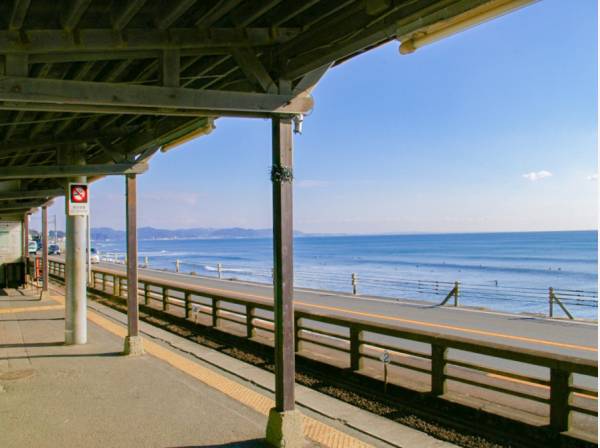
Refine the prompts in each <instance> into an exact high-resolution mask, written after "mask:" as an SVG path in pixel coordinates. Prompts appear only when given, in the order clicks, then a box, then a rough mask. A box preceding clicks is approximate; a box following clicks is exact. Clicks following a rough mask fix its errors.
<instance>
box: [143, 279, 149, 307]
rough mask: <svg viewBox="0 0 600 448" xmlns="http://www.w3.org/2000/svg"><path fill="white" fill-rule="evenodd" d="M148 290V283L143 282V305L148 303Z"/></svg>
mask: <svg viewBox="0 0 600 448" xmlns="http://www.w3.org/2000/svg"><path fill="white" fill-rule="evenodd" d="M149 290H150V286H148V283H144V305H148V303H149V301H150V300H149V298H148V296H149V294H148V293H149Z"/></svg>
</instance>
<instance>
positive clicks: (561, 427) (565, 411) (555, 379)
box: [550, 369, 573, 432]
mask: <svg viewBox="0 0 600 448" xmlns="http://www.w3.org/2000/svg"><path fill="white" fill-rule="evenodd" d="M572 382H573V375H572V374H571V373H570V372H566V371H564V370H560V369H550V427H551V428H552V429H553V430H554V431H556V432H563V431H568V430H569V427H570V424H571V409H570V404H571V403H570V401H571V391H570V388H571V384H572Z"/></svg>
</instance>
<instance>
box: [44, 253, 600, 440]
mask: <svg viewBox="0 0 600 448" xmlns="http://www.w3.org/2000/svg"><path fill="white" fill-rule="evenodd" d="M49 272H50V274H51V275H53V276H56V277H59V278H64V275H65V266H64V263H63V262H60V261H54V260H51V261H50V267H49ZM90 288H92V289H93V290H96V291H99V292H102V293H104V294H107V295H110V296H114V297H117V298H120V299H126V297H127V288H128V284H127V277H126V274H125V273H124V272H121V271H118V270H113V269H106V268H100V267H98V266H95V267H93V268H92V279H91V281H90ZM138 293H139V296H140V300H141V303H143V304H144V305H146V306H149V307H152V308H155V309H160V310H162V311H164V312H167V313H170V314H172V315H174V316H177V317H181V318H185V319H189V320H191V321H194V322H196V323H199V324H202V325H207V326H212V327H215V328H219V329H221V330H223V331H227V332H230V333H234V334H236V335H238V336H241V337H246V338H251V339H253V340H255V341H257V342H261V343H265V344H272V333H273V326H274V322H273V305H272V303H271V301H270V300H267V299H261V298H260V297H256V296H252V295H248V294H244V293H238V292H235V293H234V292H231V293H230V292H225V291H222V290H217V289H212V288H208V287H201V286H195V285H184V284H182V283H179V282H176V281H168V280H163V279H157V278H152V277H151V276H148V275H144V274H142V275H140V277H139V284H138ZM295 332H296V339H295V341H296V347H295V348H296V352H297V353H298V354H300V355H303V356H308V357H310V358H313V359H317V360H319V361H321V362H324V363H328V364H333V365H335V366H337V367H342V368H348V369H350V370H352V371H354V372H357V373H360V374H364V375H368V376H372V377H375V378H381V372H382V369H381V366H382V364H381V362H382V360H383V359H385V362H386V365H385V372H386V381H387V380H388V378H387V376H388V367H390V369H392V370H390V371H389V378H392V376H395V378H394V380H395V381H396V382H397V383H398V384H400V385H402V386H403V387H407V386H405V384H403V383H402V382H403V381H404V382H405V383H406V384H408V387H409V388H414V389H417V390H419V391H421V392H427V393H430V394H432V395H434V396H437V397H440V398H441V399H447V398H448V397H447V396H446V395H447V392H448V385H449V384H451V385H452V386H453V388H454V387H455V386H456V387H458V388H462V389H460V390H462V392H463V396H467V395H468V396H470V397H471V398H472V399H473V398H474V399H475V401H473V402H468V403H463V404H467V405H472V406H480V405H481V403H482V402H487V403H489V402H490V401H492V402H493V403H495V404H498V405H501V406H515V405H518V404H523V403H524V402H526V403H527V408H528V409H529V411H528V412H533V413H534V414H536V415H537V416H538V417H540V418H542V417H543V418H546V419H548V424H549V427H550V428H551V430H552V431H554V432H556V433H560V432H564V431H568V430H570V429H571V428H572V424H573V417H574V416H578V418H579V419H580V420H581V421H582V422H583V423H582V424H583V425H584V426H585V427H588V426H589V427H591V428H595V427H596V425H597V416H598V410H597V397H598V393H597V390H596V389H594V388H593V387H588V386H585V387H584V386H583V385H582V384H575V383H574V377H575V376H582V377H581V378H586V377H587V378H588V379H589V380H592V378H597V376H598V363H597V360H592V359H586V358H579V357H574V356H567V355H561V354H555V353H550V352H546V351H541V350H532V349H526V348H519V347H514V346H508V345H503V344H498V343H495V342H491V341H487V340H475V339H469V338H465V337H461V336H454V335H448V334H439V333H434V332H429V331H424V330H419V329H413V328H404V327H398V326H395V325H389V324H383V323H379V322H374V321H369V320H361V319H356V318H353V317H346V316H340V315H335V314H333V313H328V312H324V311H314V310H309V309H308V308H307V307H302V306H297V307H296V309H295ZM309 355H310V356H309ZM382 355H383V356H382ZM387 363H389V366H388V365H387ZM394 369H395V370H394ZM524 371H528V372H532V373H529V374H525V373H523V372H524ZM591 382H592V381H589V383H591ZM593 384H597V380H595V381H593ZM465 388H466V389H465ZM465 391H466V392H467V393H464V392H465ZM474 391H479V393H475V392H474ZM490 394H493V397H491V396H490ZM515 400H516V401H515ZM453 401H455V400H453ZM532 406H533V407H532ZM590 418H591V419H593V420H594V422H592V423H590V422H589V421H587V420H586V419H590ZM594 431H595V429H594Z"/></svg>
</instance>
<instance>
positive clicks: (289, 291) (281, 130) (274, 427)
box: [266, 116, 304, 448]
mask: <svg viewBox="0 0 600 448" xmlns="http://www.w3.org/2000/svg"><path fill="white" fill-rule="evenodd" d="M271 121H272V138H273V166H272V168H271V181H272V183H273V266H274V274H275V275H274V277H275V281H274V288H273V289H274V323H275V407H274V408H273V409H271V411H270V412H269V419H268V423H267V435H266V439H267V442H268V443H269V444H271V445H273V446H276V447H286V448H295V447H301V446H303V445H304V434H303V429H302V415H301V414H300V413H299V412H298V411H297V410H295V402H294V377H295V354H294V303H293V299H294V297H293V293H294V289H293V288H294V270H293V212H292V209H293V208H292V179H293V176H292V161H293V158H292V155H293V154H292V149H293V148H292V119H291V118H290V117H279V116H277V117H273V118H272V120H271Z"/></svg>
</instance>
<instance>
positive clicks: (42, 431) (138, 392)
mask: <svg viewBox="0 0 600 448" xmlns="http://www.w3.org/2000/svg"><path fill="white" fill-rule="evenodd" d="M1 293H2V291H1V290H0V294H1ZM3 294H4V295H0V446H2V447H7V448H8V447H23V446H38V447H44V446H48V447H50V446H62V447H81V446H86V447H107V446H111V447H125V446H127V447H138V446H139V447H142V446H143V447H192V446H193V447H255V446H256V447H261V446H266V444H265V443H264V440H263V438H264V432H265V428H266V423H267V414H268V411H269V409H270V408H271V407H273V403H274V402H273V393H272V389H273V386H272V385H273V381H274V379H273V375H272V374H270V373H268V372H265V371H263V370H261V369H258V368H256V367H253V366H250V365H247V364H244V363H242V362H241V361H238V360H235V359H233V358H230V357H228V356H226V355H224V354H222V353H219V352H217V351H214V350H211V349H209V348H207V347H203V346H200V345H198V344H195V343H193V342H191V341H188V340H185V339H183V338H180V337H178V336H176V335H173V334H171V333H168V332H166V331H164V330H162V329H159V328H156V327H153V326H151V325H148V324H146V323H141V329H142V335H143V337H144V348H145V352H146V353H145V354H144V355H143V356H138V357H131V356H123V355H122V354H121V352H122V349H123V338H124V336H125V334H126V326H125V316H124V315H123V314H121V313H119V312H117V311H115V310H112V309H110V308H107V307H104V306H103V305H101V304H98V303H94V302H92V303H90V304H89V308H88V343H87V344H85V345H79V346H65V345H64V344H63V339H64V297H63V296H62V294H61V292H60V291H59V290H53V291H52V294H51V295H50V298H48V299H43V300H41V299H39V295H38V292H37V291H36V290H35V289H33V288H32V289H25V290H19V291H16V290H5V291H4V292H3ZM297 401H298V403H299V409H300V410H301V412H302V413H303V415H304V416H305V417H304V431H305V435H306V446H307V447H321V446H323V447H360V448H362V447H370V446H373V447H390V446H396V447H399V446H404V447H410V446H419V447H424V448H429V447H432V448H443V447H452V446H454V445H451V444H449V443H446V442H442V441H439V440H437V439H434V438H432V437H430V436H427V435H425V434H423V433H420V432H419V431H416V430H414V429H411V428H408V427H404V426H402V425H399V424H397V423H394V422H391V421H389V420H387V419H384V418H382V417H378V416H375V415H372V414H369V413H367V412H365V411H363V410H360V409H358V408H354V407H353V406H350V405H348V404H346V403H342V402H340V401H338V400H335V399H333V398H331V397H328V396H325V395H323V394H320V393H318V392H315V391H313V390H310V389H307V388H304V387H302V386H298V388H297Z"/></svg>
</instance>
